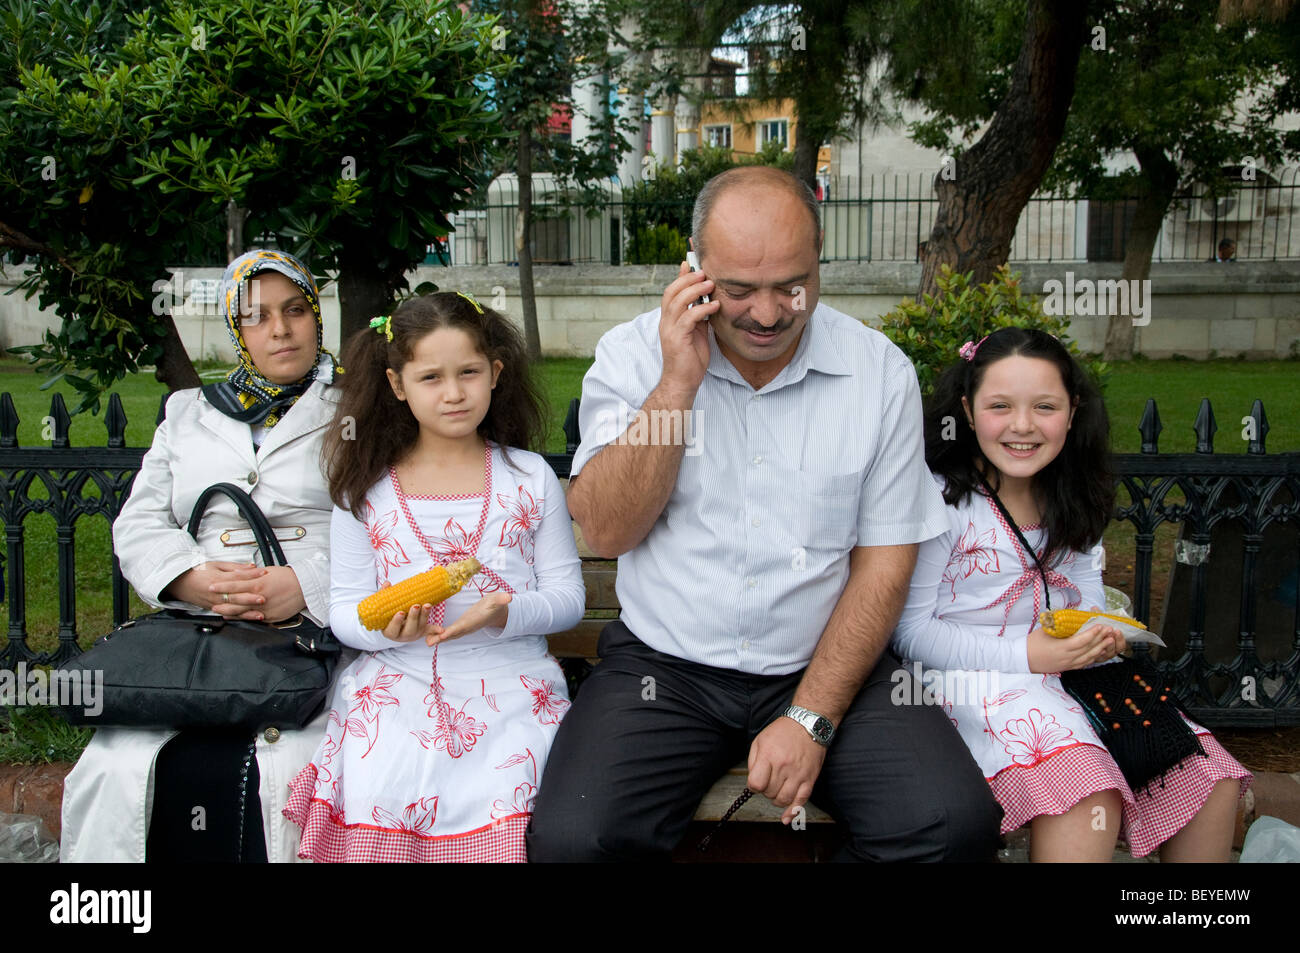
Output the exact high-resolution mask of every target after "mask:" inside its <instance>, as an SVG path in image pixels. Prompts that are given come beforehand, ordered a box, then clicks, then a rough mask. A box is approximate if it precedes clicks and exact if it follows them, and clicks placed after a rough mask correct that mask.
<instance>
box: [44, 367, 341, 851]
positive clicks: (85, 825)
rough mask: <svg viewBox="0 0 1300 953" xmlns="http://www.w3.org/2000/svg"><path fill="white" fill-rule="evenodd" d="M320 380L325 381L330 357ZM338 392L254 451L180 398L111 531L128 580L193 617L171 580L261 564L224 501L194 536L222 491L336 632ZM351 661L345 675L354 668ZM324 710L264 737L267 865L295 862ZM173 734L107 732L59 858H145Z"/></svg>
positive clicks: (314, 393)
mask: <svg viewBox="0 0 1300 953" xmlns="http://www.w3.org/2000/svg"><path fill="white" fill-rule="evenodd" d="M322 361H323V365H322V370H321V377H322V378H326V379H328V378H329V376H330V374H329V363H328V358H323V359H322ZM337 403H338V389H337V388H335V387H331V386H329V385H328V384H326V383H325V382H324V381H323V380H321V379H318V380H317V381H316V382H315V383H314V384H312V386H311V388H310V389H309V390H308V391H307V392H306V393H305V394H303V395H302V397H300V398H299V399H298V401H297V402H296V403H295V404H294V405H293V407H292V408H291V409H290V410H289V412H288V413H287V414H286V415H285V416H284V418H283V419H282V420H281V421H280V422H279V423H278V424H276V426H275V427H273V428H271V430H270V431H268V432H267V433H266V436H265V439H264V440H263V442H262V446H261V448H259V449H258V450H256V451H255V450H254V448H253V439H252V428H251V427H250V426H249V425H248V424H244V423H240V422H239V421H236V420H232V419H231V418H229V417H227V416H225V415H224V414H222V413H221V412H220V411H218V410H217V409H216V408H214V407H213V406H212V405H211V404H210V403H208V401H207V399H206V398H204V396H203V393H202V391H201V390H198V389H192V390H182V391H177V392H176V393H175V394H173V395H172V396H171V397H170V398H169V399H168V401H167V416H166V419H165V420H164V421H163V422H162V424H160V425H159V427H158V429H157V431H156V432H155V433H154V440H153V446H152V447H151V448H150V450H149V452H148V453H147V454H145V457H144V461H143V464H142V467H141V470H140V473H139V474H138V475H137V476H136V479H135V483H134V485H133V486H132V488H131V495H130V497H129V498H128V499H127V501H126V503H125V505H124V506H123V507H122V512H121V514H120V515H119V516H118V518H117V520H116V521H115V522H114V523H113V548H114V550H115V551H116V553H117V555H118V558H119V559H120V561H121V564H122V574H123V575H124V576H125V577H126V578H127V580H128V581H129V582H130V583H131V585H132V586H134V587H135V591H136V592H137V593H139V595H140V598H141V599H143V600H144V601H145V602H147V603H149V604H150V605H153V606H158V607H169V608H179V609H189V610H191V611H194V610H196V607H195V606H191V605H187V604H186V603H181V602H164V601H161V600H160V599H159V593H160V592H161V590H162V589H163V588H164V587H165V586H166V585H167V584H168V583H170V582H171V581H172V580H173V579H175V578H176V577H177V576H179V575H180V574H181V573H183V572H185V571H186V570H187V569H192V568H194V567H195V566H198V565H199V564H200V563H203V562H206V561H208V560H224V561H229V562H256V563H258V564H259V565H260V564H261V562H262V559H261V556H260V555H259V553H258V549H257V545H256V544H255V543H253V542H252V533H251V531H250V530H249V529H248V528H247V527H246V526H245V524H244V522H243V520H242V518H241V517H240V516H239V514H238V511H237V510H236V509H235V505H234V504H233V503H232V502H230V500H229V499H228V498H226V497H224V496H218V497H214V498H213V499H212V501H211V502H210V503H209V506H208V510H207V515H206V516H205V517H204V519H203V522H202V525H201V527H200V530H199V539H198V541H197V542H196V541H195V540H194V539H192V538H191V537H190V535H189V533H187V532H186V531H185V525H186V523H187V522H188V521H189V516H190V511H191V509H192V508H193V506H194V501H195V500H196V499H197V498H198V495H199V494H200V493H201V492H202V491H203V490H204V489H206V488H207V487H208V486H211V485H212V484H213V483H221V482H229V483H234V484H235V485H236V486H238V487H240V488H241V489H244V490H247V491H248V493H249V495H250V496H252V498H253V500H254V501H255V502H256V503H257V504H258V506H259V507H261V509H262V512H263V513H265V514H266V516H267V519H268V520H269V521H270V523H271V526H272V527H273V528H274V529H275V531H276V536H277V538H278V539H279V540H280V545H281V547H282V548H283V549H284V555H285V558H286V559H287V560H288V562H289V565H290V566H291V567H292V568H293V570H294V572H295V573H297V575H298V583H299V585H300V586H301V587H302V593H303V597H304V599H305V600H306V603H307V610H306V614H307V615H308V616H310V617H311V618H312V620H313V621H315V622H317V623H318V624H321V625H327V624H328V623H329V596H330V592H329V580H330V572H329V538H330V513H331V509H332V506H331V504H330V500H329V493H328V490H327V488H326V486H325V479H324V477H323V476H322V474H321V466H320V452H321V441H322V439H323V437H324V434H325V428H326V427H327V425H328V424H329V422H330V420H331V418H332V417H333V415H334V410H335V406H336V405H337ZM347 661H348V659H347V658H344V659H343V661H342V663H341V664H340V666H339V668H340V669H342V668H343V667H344V666H346V664H347ZM325 718H326V715H325V712H323V711H322V712H321V714H320V716H319V717H318V718H317V719H316V720H315V721H314V722H312V724H310V725H308V726H307V727H306V728H304V729H303V730H302V731H282V732H281V733H280V736H279V738H278V740H276V741H275V742H271V741H269V740H267V738H266V736H265V735H263V736H259V737H258V739H257V765H258V771H259V773H260V777H261V782H260V786H259V788H258V794H259V795H260V798H261V803H262V823H263V827H264V829H265V831H266V851H267V859H268V860H270V861H271V862H272V863H275V862H277V861H294V860H296V859H297V853H298V838H299V830H298V828H297V826H296V825H295V824H293V823H292V822H291V821H289V820H287V819H286V818H284V817H283V816H282V815H281V813H280V812H281V810H282V809H283V807H284V803H285V799H286V797H287V795H288V790H289V782H290V781H291V780H292V779H293V777H294V776H295V775H296V774H297V773H298V771H299V770H301V769H302V768H303V766H305V765H306V764H307V762H308V761H309V760H311V757H312V755H313V754H315V751H316V747H317V745H318V744H319V743H320V740H321V738H322V737H324V734H325ZM175 734H176V732H175V731H155V730H149V729H137V728H113V727H103V728H100V729H98V730H97V731H96V732H95V737H94V739H93V740H92V741H91V743H90V745H89V746H88V747H87V748H86V750H85V752H84V753H83V754H82V756H81V758H80V760H78V761H77V764H76V767H74V768H73V770H72V772H71V773H70V774H69V775H68V777H67V780H66V781H65V782H64V787H63V834H62V838H61V843H60V847H59V859H60V860H61V861H62V862H64V863H68V862H76V861H143V860H144V856H145V839H146V836H147V833H148V830H149V814H150V811H151V809H152V806H153V765H154V761H155V759H156V758H157V756H158V752H159V751H160V750H161V749H162V746H163V745H164V744H165V743H166V742H167V741H168V740H170V739H171V738H172V737H173V736H174V735H175Z"/></svg>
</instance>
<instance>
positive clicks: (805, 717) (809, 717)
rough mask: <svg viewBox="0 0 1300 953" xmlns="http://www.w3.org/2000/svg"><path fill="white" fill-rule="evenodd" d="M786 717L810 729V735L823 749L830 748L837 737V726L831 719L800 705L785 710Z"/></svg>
mask: <svg viewBox="0 0 1300 953" xmlns="http://www.w3.org/2000/svg"><path fill="white" fill-rule="evenodd" d="M784 715H785V717H786V718H793V719H794V720H795V721H797V722H799V724H801V725H803V726H804V728H806V729H808V734H810V735H812V740H813V741H815V742H817V743H818V744H819V745H821V746H822V747H823V748H825V747H827V746H829V745H830V743H831V739H832V738H834V737H835V726H834V725H832V724H831V721H830V719H829V718H823V717H822V716H821V715H819V714H817V712H815V711H809V710H808V709H807V708H800V707H799V706H798V705H791V706H790V707H789V708H787V709H786V710H785V712H784Z"/></svg>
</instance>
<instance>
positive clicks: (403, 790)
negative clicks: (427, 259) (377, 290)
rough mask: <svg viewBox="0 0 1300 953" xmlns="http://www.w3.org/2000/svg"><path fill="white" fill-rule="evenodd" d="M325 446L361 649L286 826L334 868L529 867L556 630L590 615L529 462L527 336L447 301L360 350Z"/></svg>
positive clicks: (532, 400)
mask: <svg viewBox="0 0 1300 953" xmlns="http://www.w3.org/2000/svg"><path fill="white" fill-rule="evenodd" d="M344 360H345V366H346V367H347V368H348V373H347V376H346V378H345V379H344V387H343V399H342V401H341V403H340V405H339V411H338V415H337V416H336V418H335V420H336V426H335V427H334V428H333V429H332V430H331V431H330V435H329V437H328V438H327V442H326V448H325V450H326V454H327V456H328V459H329V462H330V466H329V480H330V484H329V486H330V496H331V498H332V499H333V501H334V504H335V510H334V517H333V523H332V527H331V537H330V539H331V547H332V557H331V569H332V572H331V590H332V591H331V604H330V625H331V627H332V629H333V631H334V634H335V635H336V636H337V637H338V638H339V640H340V641H342V642H343V643H344V644H346V645H350V646H352V647H354V648H357V649H361V650H362V651H363V654H362V655H361V656H360V657H359V658H358V659H357V660H356V661H355V662H354V663H353V664H352V665H351V666H349V667H348V668H347V669H346V670H345V671H344V672H343V673H342V674H341V675H340V677H339V679H338V683H337V687H336V689H335V692H334V696H333V698H332V700H331V710H330V712H329V726H328V728H327V732H326V735H325V739H324V741H323V742H322V743H321V745H320V748H319V749H318V751H317V753H316V756H315V758H314V759H313V761H312V763H311V764H309V765H308V766H307V767H306V768H305V769H304V770H303V771H302V773H301V774H299V775H298V777H297V778H296V779H295V780H294V782H293V786H292V787H293V791H292V794H291V796H290V798H289V806H288V807H287V808H286V809H285V814H286V816H288V817H290V818H291V819H292V820H293V821H295V822H296V823H298V824H299V825H301V826H302V828H303V835H302V848H301V852H300V855H301V856H303V857H307V858H310V859H313V860H318V861H342V860H348V861H351V860H359V861H452V860H464V861H523V860H525V859H526V855H525V850H524V831H525V829H526V828H527V826H528V821H529V818H530V817H531V814H532V804H533V799H534V797H535V796H536V793H537V783H538V780H539V779H540V777H541V772H542V769H543V767H544V766H545V763H546V756H547V753H548V752H549V751H550V747H551V741H552V739H553V738H554V736H555V732H556V730H557V728H558V727H559V723H560V719H561V717H563V715H564V712H565V711H566V710H567V709H568V707H569V699H568V693H567V691H566V688H565V682H564V676H563V674H562V672H561V671H560V667H559V665H558V664H557V663H556V661H555V660H554V659H553V658H551V657H550V656H549V655H548V654H547V647H546V638H545V636H546V634H547V633H549V632H557V631H562V630H564V629H567V628H570V627H571V626H573V625H574V624H576V623H577V621H578V620H579V619H580V618H581V617H582V612H583V605H584V601H585V600H584V590H583V584H582V573H581V565H580V562H579V559H578V553H577V547H576V545H575V542H574V536H573V528H572V524H571V522H570V519H569V513H568V509H567V508H566V506H565V502H564V491H563V490H562V489H561V487H560V483H559V480H558V479H556V476H555V473H554V472H553V471H552V470H551V468H550V466H549V465H548V464H547V463H546V461H545V459H543V458H542V457H541V456H539V455H537V454H535V453H530V452H528V451H527V450H526V449H520V448H524V447H527V446H528V445H529V444H530V443H532V442H535V440H536V438H537V437H538V436H539V430H540V427H541V423H542V419H543V418H542V414H541V410H540V407H539V404H538V401H537V399H536V397H535V396H534V391H533V389H532V387H531V385H530V383H529V380H528V376H527V369H528V365H527V361H526V359H525V354H524V347H523V343H522V341H521V339H520V336H519V333H518V331H517V330H516V329H515V328H514V326H513V325H512V324H510V322H509V321H508V320H506V319H505V318H504V317H502V316H501V315H500V314H497V313H496V312H495V311H493V310H491V309H489V308H483V307H481V306H480V305H479V304H478V302H476V301H474V300H473V299H472V298H469V297H468V296H465V295H461V294H452V293H443V294H435V295H427V296H425V297H421V298H415V299H412V300H410V301H407V302H405V303H403V304H402V305H401V306H400V307H399V308H398V309H397V310H396V311H395V312H394V313H393V315H392V316H391V318H390V317H383V318H376V319H375V321H373V322H372V328H371V330H365V331H361V332H359V333H358V334H357V335H355V336H354V337H353V339H352V340H351V341H350V342H349V347H348V351H347V352H346V353H345V358H344ZM470 557H475V558H477V559H478V560H479V562H480V563H482V566H483V568H482V569H481V570H480V572H479V573H478V574H476V575H474V576H473V577H472V578H471V579H470V582H469V583H468V584H467V585H466V586H465V588H464V589H462V590H461V591H460V592H459V593H457V594H456V595H454V596H452V597H451V599H449V600H447V601H446V602H444V603H442V604H441V605H438V606H436V607H435V606H432V605H413V606H410V607H409V608H408V609H407V610H406V611H404V612H399V613H397V615H396V616H395V617H394V618H393V620H392V621H391V622H390V623H389V624H388V626H387V627H386V628H385V629H384V630H383V631H382V632H379V631H371V630H368V629H365V628H363V627H362V625H361V622H360V619H359V618H358V615H357V605H358V603H360V602H361V600H362V599H364V598H365V597H367V596H369V595H370V594H371V593H373V592H375V591H376V590H377V589H380V588H382V587H385V586H387V585H390V584H394V583H397V582H400V581H402V580H403V579H406V578H408V577H410V576H414V575H416V574H417V573H421V572H424V571H425V570H428V569H430V568H431V567H433V566H436V565H446V564H448V563H451V562H456V561H458V560H462V559H467V558H470Z"/></svg>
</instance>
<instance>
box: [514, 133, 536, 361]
mask: <svg viewBox="0 0 1300 953" xmlns="http://www.w3.org/2000/svg"><path fill="white" fill-rule="evenodd" d="M516 171H517V173H518V176H519V212H518V214H517V215H516V216H515V257H516V259H517V260H518V261H519V295H520V298H521V299H522V301H523V312H524V338H525V343H526V344H527V346H528V360H529V361H532V362H534V363H536V362H537V361H540V360H541V359H542V338H541V334H540V333H539V331H538V330H537V294H536V291H535V290H534V288H533V250H532V249H531V248H530V247H529V245H528V233H529V231H530V226H531V225H532V218H533V131H532V130H531V129H530V128H529V127H528V125H527V124H526V123H525V124H524V126H523V127H522V128H520V130H519V164H518V169H517V170H516Z"/></svg>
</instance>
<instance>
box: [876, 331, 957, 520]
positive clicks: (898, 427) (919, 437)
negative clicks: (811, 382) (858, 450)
mask: <svg viewBox="0 0 1300 953" xmlns="http://www.w3.org/2000/svg"><path fill="white" fill-rule="evenodd" d="M883 386H884V388H885V393H884V402H883V409H884V412H883V414H882V415H881V419H880V421H879V426H880V441H879V443H878V445H877V446H878V448H879V449H878V451H877V453H876V455H875V457H874V458H873V459H872V461H871V464H870V466H869V467H868V469H867V472H866V475H865V478H864V479H863V482H862V495H861V497H860V500H861V502H860V504H859V507H858V545H859V546H896V545H900V544H904V543H919V542H922V541H924V540H927V539H933V538H934V537H935V536H937V535H938V534H939V533H941V532H943V530H944V528H945V527H946V526H947V525H948V519H947V515H946V513H945V505H944V502H943V495H942V494H941V493H940V492H939V490H938V489H937V487H936V486H935V481H934V478H933V476H932V475H931V474H930V471H929V469H928V468H927V467H926V465H925V441H924V432H925V427H924V424H923V422H922V417H921V390H920V387H919V386H918V385H917V383H916V370H915V368H913V367H912V365H911V363H909V362H908V360H907V359H906V358H905V357H903V356H902V355H901V353H900V354H899V355H898V360H897V362H896V363H895V364H894V366H893V367H892V368H891V372H890V373H889V376H888V377H887V379H886V380H885V381H884V382H883Z"/></svg>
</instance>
